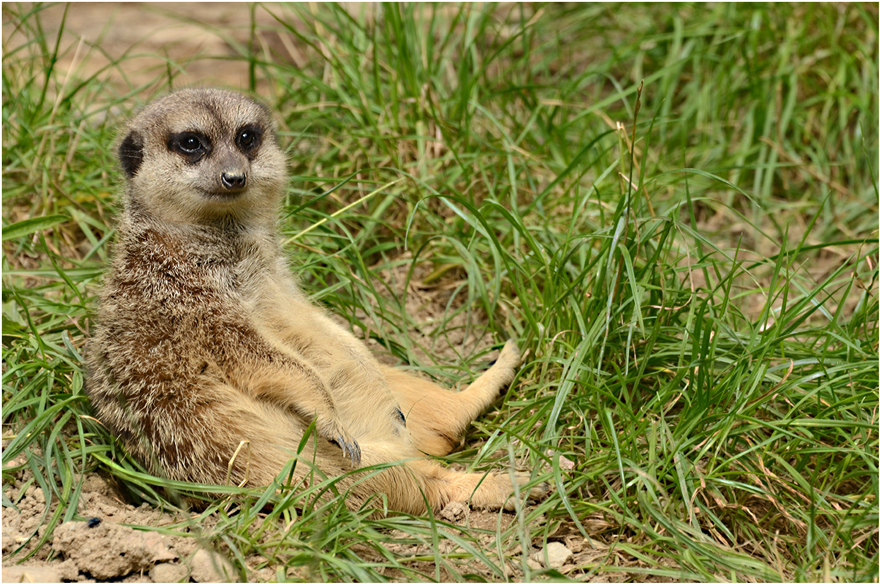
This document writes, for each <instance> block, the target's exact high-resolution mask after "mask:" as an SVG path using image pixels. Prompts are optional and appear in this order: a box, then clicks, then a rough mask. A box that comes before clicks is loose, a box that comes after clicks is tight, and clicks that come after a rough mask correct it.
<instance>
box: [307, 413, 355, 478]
mask: <svg viewBox="0 0 880 584" xmlns="http://www.w3.org/2000/svg"><path fill="white" fill-rule="evenodd" d="M318 433H319V434H321V436H323V437H324V438H326V439H327V440H330V441H331V442H335V443H336V444H337V445H338V446H339V447H340V448H341V449H342V456H343V457H345V458H348V459H349V460H351V463H352V464H353V465H354V466H358V465H359V464H360V463H361V447H360V445H359V444H358V443H357V440H355V439H354V438H353V437H352V436H351V435H350V434H349V433H348V431H347V430H345V428H343V427H342V425H340V424H339V422H338V420H330V421H326V419H325V421H324V423H320V418H319V428H318Z"/></svg>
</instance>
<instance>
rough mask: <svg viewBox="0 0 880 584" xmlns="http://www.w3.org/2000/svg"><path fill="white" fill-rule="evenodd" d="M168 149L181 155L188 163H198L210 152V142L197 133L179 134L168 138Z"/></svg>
mask: <svg viewBox="0 0 880 584" xmlns="http://www.w3.org/2000/svg"><path fill="white" fill-rule="evenodd" d="M168 148H169V149H170V150H173V151H174V152H177V153H178V154H182V155H183V156H184V157H185V158H186V159H187V161H189V162H190V163H193V162H198V161H199V160H201V159H202V157H203V156H205V155H206V154H208V153H209V152H210V151H211V141H210V140H208V138H207V136H204V135H202V134H199V133H198V132H180V133H179V134H172V135H171V136H170V137H169V138H168Z"/></svg>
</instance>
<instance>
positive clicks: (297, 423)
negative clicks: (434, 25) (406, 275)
mask: <svg viewBox="0 0 880 584" xmlns="http://www.w3.org/2000/svg"><path fill="white" fill-rule="evenodd" d="M118 154H119V160H120V164H121V167H122V170H123V172H124V175H125V182H126V184H125V189H124V195H123V205H122V210H121V216H120V218H119V221H118V228H117V243H116V248H115V251H114V257H113V261H112V266H111V268H110V269H109V271H108V274H107V275H106V277H105V282H104V287H103V291H102V293H101V297H100V308H99V310H98V313H97V319H96V320H97V325H96V327H95V330H94V334H93V337H92V339H91V340H90V341H89V345H88V347H87V371H88V378H87V392H88V395H89V397H90V399H91V402H92V404H93V406H94V409H95V410H96V413H97V417H98V419H99V420H100V421H101V422H102V423H103V424H104V425H105V426H106V427H108V428H109V429H110V430H111V431H112V432H113V433H114V434H115V435H116V436H117V437H118V438H119V439H120V440H121V441H122V442H123V443H124V445H125V446H126V448H127V450H128V451H129V453H130V454H132V455H133V456H135V457H136V458H138V459H139V460H141V461H142V462H143V463H144V464H145V465H146V466H147V467H148V468H149V469H150V471H151V472H153V473H155V474H157V475H159V476H164V477H166V478H169V479H174V480H181V481H189V482H197V483H207V484H224V483H227V484H228V483H229V482H234V483H235V484H243V483H246V484H248V485H251V486H267V485H270V484H272V481H273V480H275V478H276V476H277V475H278V473H279V472H280V471H281V470H282V468H284V466H285V464H286V463H288V462H289V461H290V460H291V458H293V457H299V458H300V459H303V460H311V461H314V463H315V464H316V466H317V467H318V468H319V469H320V471H321V472H322V473H324V474H326V475H327V476H342V477H343V478H342V480H341V484H342V486H343V487H344V488H346V489H347V500H346V502H347V504H348V505H349V506H350V507H352V508H358V507H359V506H361V505H362V504H364V502H366V501H368V500H370V499H373V500H374V501H375V500H378V499H380V498H381V497H384V498H385V499H386V500H387V506H388V508H389V509H392V510H397V511H402V512H406V513H413V514H420V513H424V512H425V511H426V503H427V505H428V506H430V507H432V508H442V507H443V506H444V505H445V504H446V503H448V502H450V501H461V502H467V503H470V504H471V505H473V506H475V507H479V508H505V509H512V508H513V505H514V501H513V493H514V490H515V489H514V482H516V483H518V484H519V485H525V484H526V483H527V482H528V480H529V475H528V474H527V473H512V472H502V473H486V474H482V473H467V472H459V471H454V470H451V469H448V468H446V467H444V466H442V465H441V464H440V463H438V462H437V461H435V460H432V459H431V458H429V457H430V456H441V455H445V454H447V453H449V452H450V451H451V450H452V449H453V448H454V447H455V446H457V445H458V443H459V440H460V438H461V437H462V436H463V433H464V431H465V429H466V428H467V426H468V425H469V424H470V423H471V422H472V421H473V420H474V418H475V417H476V416H478V415H480V414H481V413H482V412H483V411H484V410H485V409H487V408H488V407H489V406H490V404H491V403H492V402H493V401H494V400H495V399H496V398H497V397H498V396H499V394H500V392H501V391H502V390H503V389H505V388H506V386H507V385H508V384H510V382H511V381H512V380H513V377H514V373H515V369H516V368H517V367H518V366H519V359H520V357H519V351H518V349H517V347H516V345H515V344H514V343H513V342H512V341H508V342H507V344H506V345H505V346H504V348H503V349H502V351H501V353H500V355H499V356H498V358H497V360H496V362H495V363H494V364H493V365H492V366H491V367H490V368H489V369H488V370H487V371H486V372H484V373H483V374H482V375H481V376H480V377H479V378H478V379H477V380H475V381H474V382H473V383H472V384H471V385H470V386H469V387H468V388H467V389H465V390H464V391H460V392H455V391H450V390H447V389H444V388H442V387H440V386H438V385H436V384H434V383H432V382H430V381H427V380H425V379H421V378H419V377H416V376H414V375H411V374H409V373H406V372H404V371H402V370H399V369H394V368H391V367H388V366H385V365H382V364H380V363H379V362H378V361H377V360H376V358H375V357H374V356H373V355H372V354H371V353H370V351H369V349H368V348H367V347H366V345H365V344H364V343H363V342H362V341H360V340H359V339H357V338H356V337H355V336H354V335H353V334H352V333H351V332H349V331H348V330H346V329H345V328H343V327H342V326H340V325H338V324H336V323H335V322H334V321H333V320H331V318H330V317H329V316H328V315H327V313H326V312H325V311H324V310H323V309H321V308H319V307H318V306H316V305H315V304H313V303H312V302H311V301H310V299H309V298H308V297H307V296H306V294H305V293H304V292H303V291H302V290H301V289H300V288H299V286H298V285H297V283H296V281H295V279H294V277H293V276H292V274H291V272H290V269H289V267H288V264H287V261H286V260H285V258H284V255H283V253H282V249H281V245H280V243H279V236H278V231H277V226H276V222H277V215H278V211H279V206H280V201H281V197H282V194H283V192H284V189H285V185H286V160H285V156H284V154H283V153H282V151H281V149H280V147H279V145H278V143H277V139H276V129H275V124H274V122H273V118H272V115H271V112H270V111H269V109H268V108H267V107H266V106H265V105H263V104H261V103H259V102H257V101H255V100H253V99H251V98H249V97H246V96H244V95H242V94H239V93H237V92H233V91H227V90H219V89H186V90H180V91H177V92H174V93H171V94H169V95H167V96H165V97H163V98H160V99H158V100H157V101H155V102H153V103H152V104H150V105H148V106H147V107H146V108H145V109H144V110H143V111H142V112H141V113H140V114H138V115H136V116H135V117H134V118H133V119H132V120H131V121H130V122H129V123H128V125H127V126H126V128H125V129H124V131H123V134H122V139H121V141H120V143H119V146H118ZM311 424H314V427H315V430H316V435H317V436H316V437H315V436H313V437H312V438H314V439H311V440H308V441H305V446H303V436H304V434H305V432H306V431H307V430H308V428H309V427H310V425H311ZM242 445H245V448H246V449H247V450H249V452H250V455H249V456H245V455H243V454H241V452H240V449H241V446H242ZM388 463H396V464H390V465H389V466H388V467H387V468H384V469H383V470H381V471H380V472H370V473H363V475H361V474H359V473H354V474H352V473H350V472H349V471H351V470H352V469H354V468H359V467H365V466H371V465H377V464H388ZM308 472H310V470H309V466H308V465H307V464H297V465H296V466H295V467H294V478H300V479H302V478H303V477H304V476H305V475H306V474H307V473H308ZM343 475H344V476H343ZM545 491H546V486H545V485H539V486H536V487H533V488H531V489H526V490H525V491H524V492H523V496H524V497H530V498H534V499H538V498H540V497H542V496H543V495H544V494H545ZM377 495H380V496H381V497H377Z"/></svg>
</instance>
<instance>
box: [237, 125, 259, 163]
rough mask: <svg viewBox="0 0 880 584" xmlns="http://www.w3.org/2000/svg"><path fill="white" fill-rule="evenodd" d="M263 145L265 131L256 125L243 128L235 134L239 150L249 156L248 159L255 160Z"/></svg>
mask: <svg viewBox="0 0 880 584" xmlns="http://www.w3.org/2000/svg"><path fill="white" fill-rule="evenodd" d="M262 143H263V129H262V128H260V126H257V125H256V124H248V125H247V126H243V127H241V128H239V129H238V131H237V132H236V133H235V144H236V146H238V148H239V149H240V150H241V151H242V152H243V153H244V154H245V155H247V157H248V158H253V157H254V155H256V153H257V150H258V149H259V148H260V144H262Z"/></svg>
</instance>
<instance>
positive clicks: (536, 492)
mask: <svg viewBox="0 0 880 584" xmlns="http://www.w3.org/2000/svg"><path fill="white" fill-rule="evenodd" d="M406 468H407V470H408V471H409V472H412V473H413V474H414V475H416V476H415V478H416V480H417V483H418V487H419V490H418V491H412V492H404V493H401V495H403V496H405V497H408V498H411V497H415V499H411V500H408V501H400V503H401V504H402V506H403V507H410V508H411V509H413V510H414V511H417V510H421V509H422V508H423V507H424V503H423V500H422V493H424V498H425V499H427V501H428V504H429V505H430V506H431V507H432V508H434V509H436V510H440V509H442V508H443V507H445V506H446V504H447V503H449V502H451V501H461V502H463V503H470V505H471V506H473V507H475V508H478V509H502V508H503V509H505V510H508V511H511V510H513V509H514V505H515V499H514V486H513V481H512V480H511V474H509V473H506V472H502V473H495V472H490V473H474V472H461V471H455V470H451V469H448V468H444V467H443V466H441V465H440V464H438V463H436V462H434V461H431V460H427V459H423V460H413V461H408V462H407V464H406ZM512 475H513V480H515V481H516V483H517V484H518V485H521V486H523V487H524V486H525V484H526V483H527V482H528V481H529V478H530V477H529V474H528V473H523V472H514V473H512ZM546 494H547V485H546V483H542V484H540V485H537V486H535V487H532V488H530V489H525V488H523V489H521V490H520V497H521V498H522V499H523V500H525V499H532V500H539V499H542V498H544V496H546Z"/></svg>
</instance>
